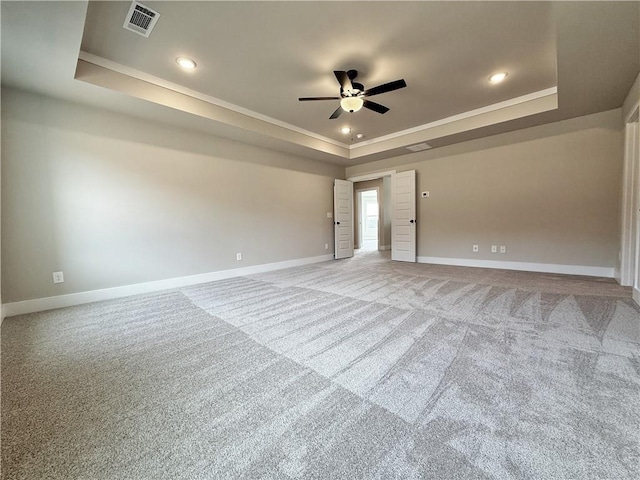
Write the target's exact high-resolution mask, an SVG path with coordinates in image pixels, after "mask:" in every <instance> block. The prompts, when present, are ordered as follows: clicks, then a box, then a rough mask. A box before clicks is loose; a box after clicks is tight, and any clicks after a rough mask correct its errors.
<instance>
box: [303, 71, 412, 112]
mask: <svg viewBox="0 0 640 480" xmlns="http://www.w3.org/2000/svg"><path fill="white" fill-rule="evenodd" d="M333 74H334V75H335V76H336V79H337V80H338V83H339V84H340V96H339V97H303V98H298V100H299V101H301V102H309V101H315V100H340V106H339V107H338V108H337V110H336V111H335V112H333V114H332V115H331V116H330V117H329V118H330V119H333V118H338V117H339V116H340V115H341V114H342V112H352V113H353V112H357V111H358V110H360V109H361V108H362V107H364V108H368V109H369V110H373V111H374V112H378V113H387V112H388V111H389V109H388V108H387V107H385V106H384V105H380V104H379V103H376V102H372V101H371V100H367V99H365V97H371V96H373V95H380V94H381V93H386V92H391V91H393V90H398V89H399V88H404V87H406V86H407V83H406V82H405V81H404V80H396V81H395V82H389V83H385V84H382V85H378V86H377V87H373V88H369V89H367V90H365V89H364V85H362V84H361V83H356V82H354V80H355V79H356V77H357V76H358V71H357V70H349V71H347V72H344V71H342V70H335V71H334V72H333Z"/></svg>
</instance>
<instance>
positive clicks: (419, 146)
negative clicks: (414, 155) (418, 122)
mask: <svg viewBox="0 0 640 480" xmlns="http://www.w3.org/2000/svg"><path fill="white" fill-rule="evenodd" d="M430 148H431V145H429V144H428V143H418V144H417V145H411V146H409V147H407V150H411V151H412V152H421V151H422V150H429V149H430Z"/></svg>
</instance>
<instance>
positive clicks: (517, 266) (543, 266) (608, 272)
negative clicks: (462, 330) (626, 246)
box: [418, 257, 614, 278]
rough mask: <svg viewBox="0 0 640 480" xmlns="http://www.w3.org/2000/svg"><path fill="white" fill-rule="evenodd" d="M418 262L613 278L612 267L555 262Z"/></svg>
mask: <svg viewBox="0 0 640 480" xmlns="http://www.w3.org/2000/svg"><path fill="white" fill-rule="evenodd" d="M418 263H433V264H435V265H457V266H460V267H480V268H497V269H502V270H521V271H524V272H541V273H562V274H566V275H587V276H589V277H606V278H614V268H613V267H611V268H609V267H589V266H583V265H559V264H555V263H528V262H504V261H499V260H474V259H471V258H445V257H418Z"/></svg>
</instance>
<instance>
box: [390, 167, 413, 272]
mask: <svg viewBox="0 0 640 480" xmlns="http://www.w3.org/2000/svg"><path fill="white" fill-rule="evenodd" d="M391 260H399V261H402V262H415V261H416V171H415V170H409V171H408V172H401V173H394V174H393V175H391Z"/></svg>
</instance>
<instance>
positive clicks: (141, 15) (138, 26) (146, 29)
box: [122, 2, 160, 37]
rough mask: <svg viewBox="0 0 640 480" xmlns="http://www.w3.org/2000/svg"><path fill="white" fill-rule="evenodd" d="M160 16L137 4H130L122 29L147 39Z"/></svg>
mask: <svg viewBox="0 0 640 480" xmlns="http://www.w3.org/2000/svg"><path fill="white" fill-rule="evenodd" d="M159 18H160V14H159V13H158V12H156V11H154V10H151V9H150V8H149V7H145V6H144V5H142V4H141V3H139V2H131V7H130V8H129V13H127V16H126V18H125V19H124V25H122V28H125V29H127V30H131V31H132V32H136V33H137V34H138V35H142V36H143V37H148V36H149V34H151V30H153V27H155V26H156V22H157V21H158V19H159Z"/></svg>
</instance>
